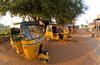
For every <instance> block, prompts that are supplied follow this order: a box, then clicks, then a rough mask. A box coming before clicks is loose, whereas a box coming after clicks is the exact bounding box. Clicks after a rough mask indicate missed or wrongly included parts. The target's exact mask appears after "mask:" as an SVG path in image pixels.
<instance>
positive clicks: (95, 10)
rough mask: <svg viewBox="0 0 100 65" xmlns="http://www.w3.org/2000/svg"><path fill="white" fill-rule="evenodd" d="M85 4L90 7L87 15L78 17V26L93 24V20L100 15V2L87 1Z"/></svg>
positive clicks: (97, 0)
mask: <svg viewBox="0 0 100 65" xmlns="http://www.w3.org/2000/svg"><path fill="white" fill-rule="evenodd" d="M85 3H86V4H87V5H88V7H89V9H88V10H87V11H85V14H82V15H81V16H80V17H78V19H77V21H76V24H77V25H81V24H85V25H88V23H91V22H93V20H94V19H96V18H98V15H100V0H85ZM86 22H88V23H86Z"/></svg>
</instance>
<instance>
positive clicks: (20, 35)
mask: <svg viewBox="0 0 100 65" xmlns="http://www.w3.org/2000/svg"><path fill="white" fill-rule="evenodd" d="M25 37H26V35H25V34H19V35H17V38H25Z"/></svg>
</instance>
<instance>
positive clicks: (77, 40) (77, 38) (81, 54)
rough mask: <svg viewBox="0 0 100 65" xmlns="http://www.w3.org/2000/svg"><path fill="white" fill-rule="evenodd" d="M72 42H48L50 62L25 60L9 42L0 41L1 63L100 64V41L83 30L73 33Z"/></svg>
mask: <svg viewBox="0 0 100 65" xmlns="http://www.w3.org/2000/svg"><path fill="white" fill-rule="evenodd" d="M72 37H73V38H72V43H68V42H66V41H54V40H50V41H48V42H47V44H46V46H45V49H46V50H48V51H49V56H50V59H49V63H48V64H44V63H43V62H41V61H39V60H38V59H36V60H32V61H30V60H25V59H24V58H22V57H21V56H19V55H18V54H17V53H15V52H13V51H12V50H11V46H10V44H9V41H8V42H2V43H1V42H0V65H99V64H100V45H99V44H100V42H99V41H98V40H97V39H93V38H91V35H89V34H88V33H86V32H85V31H83V30H78V32H77V34H72Z"/></svg>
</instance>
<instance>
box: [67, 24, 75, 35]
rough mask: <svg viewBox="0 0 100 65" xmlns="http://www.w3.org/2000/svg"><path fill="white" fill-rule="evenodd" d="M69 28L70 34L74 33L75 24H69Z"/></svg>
mask: <svg viewBox="0 0 100 65" xmlns="http://www.w3.org/2000/svg"><path fill="white" fill-rule="evenodd" d="M67 27H68V28H69V32H70V33H73V32H74V25H73V24H68V25H67Z"/></svg>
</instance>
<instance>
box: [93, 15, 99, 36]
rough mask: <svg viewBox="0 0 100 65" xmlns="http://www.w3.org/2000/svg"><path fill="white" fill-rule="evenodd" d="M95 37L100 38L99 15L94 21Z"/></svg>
mask: <svg viewBox="0 0 100 65" xmlns="http://www.w3.org/2000/svg"><path fill="white" fill-rule="evenodd" d="M94 24H95V33H96V36H97V37H98V36H99V37H100V15H99V16H98V18H96V19H95V20H94Z"/></svg>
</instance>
